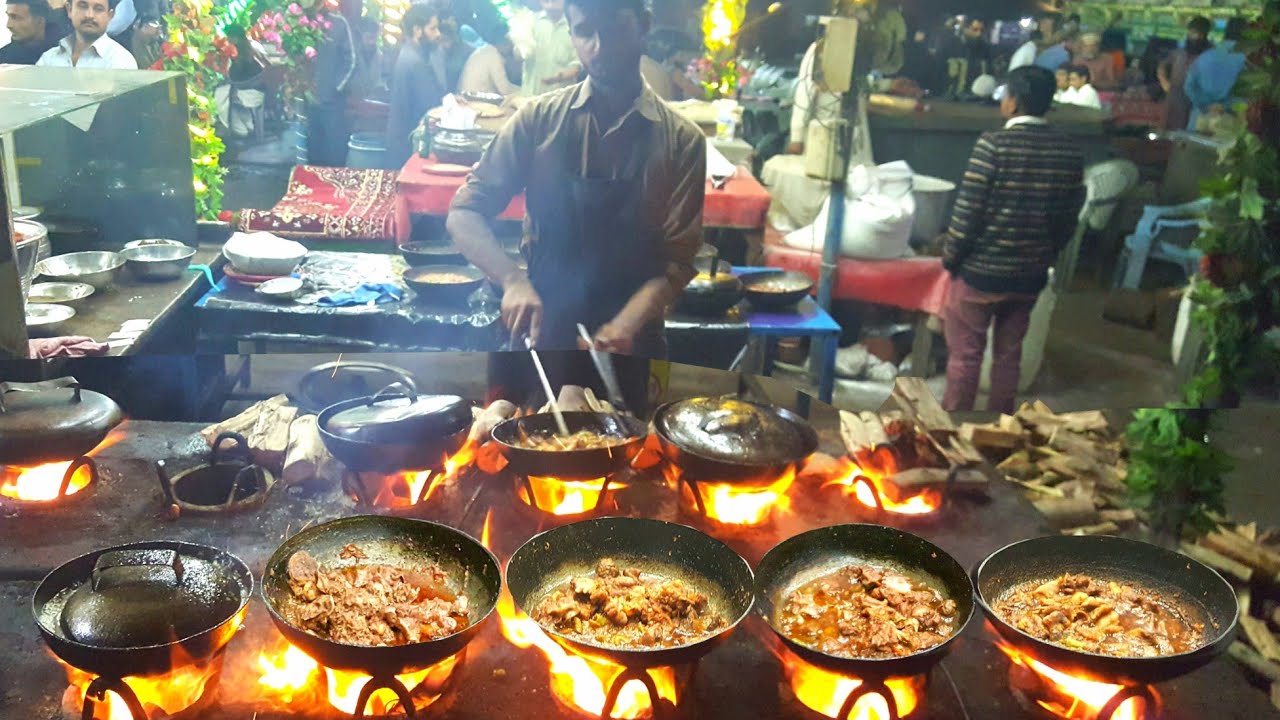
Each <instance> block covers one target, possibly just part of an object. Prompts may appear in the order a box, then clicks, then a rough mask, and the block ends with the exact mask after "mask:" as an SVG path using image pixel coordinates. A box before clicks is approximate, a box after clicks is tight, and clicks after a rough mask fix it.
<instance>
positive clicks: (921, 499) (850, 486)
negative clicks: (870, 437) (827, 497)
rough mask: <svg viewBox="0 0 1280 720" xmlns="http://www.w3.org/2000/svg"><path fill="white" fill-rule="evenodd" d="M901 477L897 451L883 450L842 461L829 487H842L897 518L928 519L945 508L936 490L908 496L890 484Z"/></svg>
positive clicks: (850, 493) (857, 497)
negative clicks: (896, 476)
mask: <svg viewBox="0 0 1280 720" xmlns="http://www.w3.org/2000/svg"><path fill="white" fill-rule="evenodd" d="M897 473H898V461H897V459H896V458H895V457H894V454H893V451H892V450H891V449H889V448H888V447H880V448H877V449H876V450H873V451H870V452H860V453H858V454H857V456H856V457H853V458H848V457H846V458H844V459H842V460H841V467H840V470H839V472H838V473H837V476H836V479H834V480H831V481H829V482H827V483H826V484H827V485H838V486H841V487H842V488H843V489H844V492H845V493H846V494H849V495H852V496H853V497H854V499H856V500H857V501H858V502H860V503H862V504H863V505H865V506H867V507H869V508H873V509H876V508H880V509H883V510H884V511H885V512H889V513H892V514H895V515H927V514H929V513H931V512H934V511H936V510H937V509H938V508H940V507H942V495H941V494H940V493H939V492H938V491H936V490H925V491H924V492H922V493H919V494H918V495H909V496H908V495H905V494H904V493H903V492H902V491H901V490H900V489H899V488H898V487H897V486H896V485H894V484H893V482H892V481H891V480H889V478H891V477H893V476H894V475H896V474H897Z"/></svg>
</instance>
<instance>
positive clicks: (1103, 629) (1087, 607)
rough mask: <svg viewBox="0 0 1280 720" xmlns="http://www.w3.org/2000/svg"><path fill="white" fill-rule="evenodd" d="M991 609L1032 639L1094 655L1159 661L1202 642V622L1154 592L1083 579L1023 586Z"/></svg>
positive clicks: (1074, 577)
mask: <svg viewBox="0 0 1280 720" xmlns="http://www.w3.org/2000/svg"><path fill="white" fill-rule="evenodd" d="M993 609H994V610H995V611H996V613H997V614H999V615H1000V617H1001V618H1003V619H1004V621H1005V622H1007V623H1009V624H1010V625H1012V626H1014V627H1016V628H1017V629H1019V630H1021V631H1022V632H1024V633H1026V634H1028V635H1030V636H1032V637H1034V638H1037V639H1040V640H1044V641H1046V642H1051V643H1053V644H1054V645H1061V646H1062V647H1065V648H1069V649H1071V650H1080V651H1082V652H1089V653H1095V654H1098V655H1110V656H1112V657H1133V658H1141V657H1160V656H1163V655H1176V654H1179V653H1184V652H1190V651H1192V650H1195V649H1196V648H1198V647H1200V646H1201V645H1203V644H1204V624H1203V623H1194V622H1191V621H1189V620H1188V619H1187V618H1186V617H1184V614H1183V613H1182V612H1181V611H1180V610H1179V609H1178V608H1176V607H1174V606H1173V605H1171V604H1169V603H1168V602H1167V601H1166V600H1165V599H1163V598H1161V597H1160V596H1159V595H1158V594H1157V593H1155V592H1154V591H1152V590H1149V589H1146V588H1140V587H1135V586H1133V585H1128V584H1125V583H1118V582H1104V581H1101V580H1095V579H1093V578H1090V577H1087V576H1085V575H1070V574H1068V575H1063V576H1061V577H1058V578H1055V579H1053V580H1050V581H1048V582H1043V581H1035V582H1030V583H1025V584H1023V585H1020V586H1018V587H1016V588H1014V589H1013V590H1012V591H1011V592H1010V593H1009V594H1008V595H1006V596H1005V597H1003V598H1001V599H1000V600H998V601H997V602H995V603H994V605H993Z"/></svg>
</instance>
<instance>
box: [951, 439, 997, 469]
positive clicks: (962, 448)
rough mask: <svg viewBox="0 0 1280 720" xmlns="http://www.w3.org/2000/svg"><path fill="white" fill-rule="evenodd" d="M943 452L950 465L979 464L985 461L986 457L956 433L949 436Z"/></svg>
mask: <svg viewBox="0 0 1280 720" xmlns="http://www.w3.org/2000/svg"><path fill="white" fill-rule="evenodd" d="M943 454H944V455H946V457H947V459H948V460H950V461H951V464H952V465H979V464H981V463H984V462H986V458H985V457H983V456H982V453H980V452H978V449H977V448H975V447H974V446H973V445H970V444H969V443H968V441H966V440H963V439H961V438H960V437H958V436H956V435H952V436H951V438H950V442H949V443H948V444H947V450H946V451H944V452H943Z"/></svg>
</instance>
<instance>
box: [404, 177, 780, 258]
mask: <svg viewBox="0 0 1280 720" xmlns="http://www.w3.org/2000/svg"><path fill="white" fill-rule="evenodd" d="M434 162H435V159H434V158H423V157H420V156H418V155H414V156H413V157H411V158H409V162H407V163H405V166H404V168H402V169H401V170H400V177H399V188H398V190H397V192H396V202H395V205H396V233H397V238H396V239H397V240H398V241H399V242H401V243H405V242H409V233H410V230H411V228H412V225H411V222H412V218H413V216H414V215H441V216H442V215H447V214H449V203H451V202H453V196H454V194H455V193H457V192H458V188H460V187H462V184H463V183H464V182H466V180H467V178H466V177H465V176H456V175H435V174H432V173H429V172H426V168H427V167H429V166H430V165H432V164H433V163H434ZM524 212H525V205H524V194H523V193H521V194H520V195H517V196H515V197H514V198H512V199H511V204H510V205H508V206H507V209H506V210H504V211H503V212H502V216H501V217H502V218H503V219H504V220H519V219H521V218H523V217H524ZM768 212H769V191H768V190H765V189H764V186H763V185H761V184H760V181H759V180H757V179H756V178H755V176H753V175H752V174H751V173H749V172H747V171H746V170H744V169H743V168H738V174H737V175H735V176H733V177H732V178H730V179H729V182H728V183H727V184H726V185H725V186H724V187H723V188H721V189H719V190H717V189H715V188H713V187H712V186H711V181H710V180H708V181H707V195H706V198H705V199H704V200H703V204H702V224H703V226H704V227H714V228H737V229H743V230H751V229H754V228H759V227H764V218H765V215H766V214H768Z"/></svg>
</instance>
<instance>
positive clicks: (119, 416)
mask: <svg viewBox="0 0 1280 720" xmlns="http://www.w3.org/2000/svg"><path fill="white" fill-rule="evenodd" d="M123 419H124V415H123V413H121V412H120V406H119V405H116V403H115V401H114V400H112V399H111V398H109V397H107V396H105V395H100V394H98V393H96V392H93V391H91V390H84V389H82V388H81V387H80V383H79V381H77V380H76V379H75V378H72V377H64V378H58V379H56V380H45V381H43V382H36V383H0V465H24V466H32V465H41V464H43V463H48V462H57V461H61V460H70V459H72V458H75V457H79V456H80V455H83V454H85V453H87V452H89V451H90V450H92V449H94V448H95V447H97V446H98V443H100V442H102V439H103V438H104V437H106V436H107V433H108V432H110V431H111V429H112V428H114V427H115V426H116V425H119V424H120V421H121V420H123Z"/></svg>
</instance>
